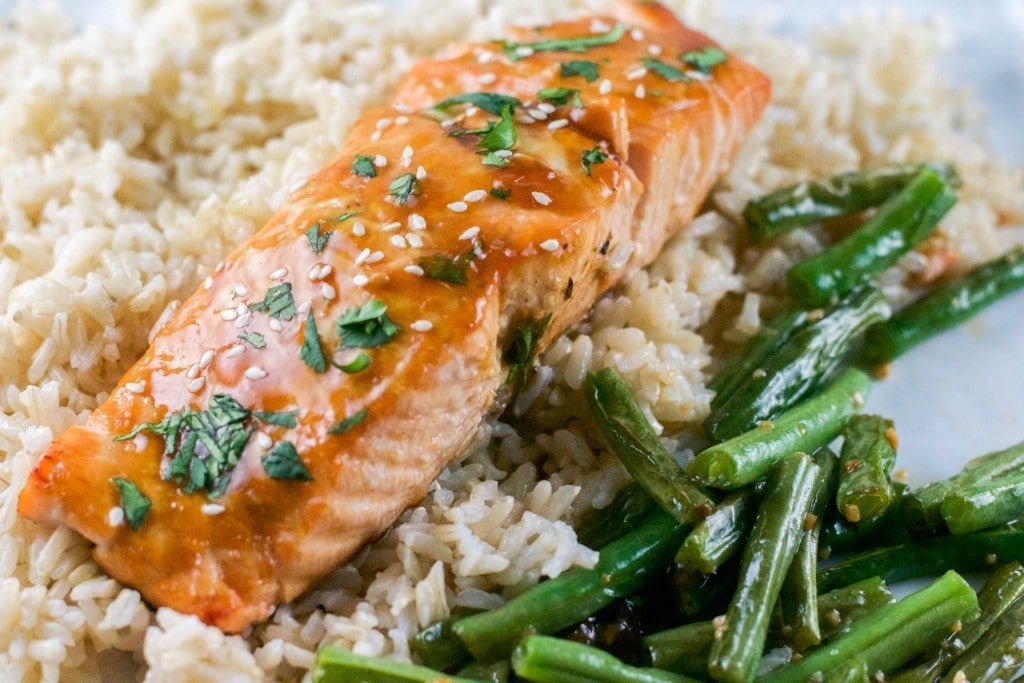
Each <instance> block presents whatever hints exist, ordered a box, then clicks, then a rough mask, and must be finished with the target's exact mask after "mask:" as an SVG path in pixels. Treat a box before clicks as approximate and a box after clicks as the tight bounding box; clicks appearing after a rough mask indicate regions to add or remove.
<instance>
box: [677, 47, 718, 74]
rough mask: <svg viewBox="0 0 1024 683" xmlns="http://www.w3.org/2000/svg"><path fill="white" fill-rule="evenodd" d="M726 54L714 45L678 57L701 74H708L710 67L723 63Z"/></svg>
mask: <svg viewBox="0 0 1024 683" xmlns="http://www.w3.org/2000/svg"><path fill="white" fill-rule="evenodd" d="M725 58H726V54H725V52H723V51H722V50H721V49H719V48H717V47H715V46H714V45H707V46H705V47H702V48H701V49H699V50H691V51H690V52H684V53H683V54H681V55H679V59H680V60H681V61H683V62H685V63H687V64H689V65H690V66H692V67H693V68H694V69H696V70H697V71H700V72H701V73H702V74H705V75H707V74H710V73H711V67H713V66H716V65H718V64H721V63H722V62H724V61H725Z"/></svg>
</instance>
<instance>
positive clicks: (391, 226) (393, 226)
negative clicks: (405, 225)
mask: <svg viewBox="0 0 1024 683" xmlns="http://www.w3.org/2000/svg"><path fill="white" fill-rule="evenodd" d="M400 227H402V223H401V222H400V221H391V222H390V223H385V224H384V225H382V226H380V229H381V230H383V231H384V232H393V231H395V230H398V229H399V228H400Z"/></svg>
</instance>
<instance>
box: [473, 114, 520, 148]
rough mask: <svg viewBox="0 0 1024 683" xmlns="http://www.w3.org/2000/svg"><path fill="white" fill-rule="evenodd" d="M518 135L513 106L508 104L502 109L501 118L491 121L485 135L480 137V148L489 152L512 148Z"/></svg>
mask: <svg viewBox="0 0 1024 683" xmlns="http://www.w3.org/2000/svg"><path fill="white" fill-rule="evenodd" d="M517 139H518V136H517V135H516V122H515V120H514V119H513V118H512V107H510V106H508V105H506V106H505V107H504V108H502V110H501V120H500V121H498V122H497V123H491V124H490V125H489V126H488V127H487V131H486V132H485V133H484V136H483V137H482V138H480V142H479V145H480V148H481V149H485V150H487V151H488V152H497V151H498V150H499V149H512V148H513V147H514V146H515V144H516V141H517Z"/></svg>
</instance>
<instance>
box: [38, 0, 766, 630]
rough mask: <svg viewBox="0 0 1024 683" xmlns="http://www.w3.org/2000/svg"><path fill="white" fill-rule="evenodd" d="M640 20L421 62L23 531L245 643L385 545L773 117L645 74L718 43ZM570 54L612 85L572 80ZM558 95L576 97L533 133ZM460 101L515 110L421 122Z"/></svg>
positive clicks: (90, 430)
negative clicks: (52, 539) (389, 531)
mask: <svg viewBox="0 0 1024 683" xmlns="http://www.w3.org/2000/svg"><path fill="white" fill-rule="evenodd" d="M623 12H624V16H623V17H620V18H618V19H617V18H614V17H607V18H601V19H584V20H580V21H577V22H567V23H564V24H558V25H554V26H551V27H545V28H542V29H538V30H537V31H536V32H534V31H532V30H530V31H525V32H523V31H520V32H519V33H518V34H517V35H515V36H513V37H514V39H516V40H519V41H520V42H523V41H536V40H547V39H548V38H549V37H552V36H558V37H567V38H579V37H584V38H587V37H590V36H593V35H597V34H598V32H595V31H594V30H593V29H594V28H595V26H596V27H598V28H600V27H602V26H605V25H607V26H609V27H616V26H617V25H618V22H619V20H620V19H621V20H623V21H629V22H633V23H632V24H630V25H629V26H626V25H623V29H622V30H621V31H619V32H620V33H622V35H621V36H619V37H618V38H617V39H616V40H615V41H614V42H611V43H609V44H607V45H602V46H597V47H586V48H584V51H583V52H574V51H551V52H547V51H544V50H539V51H533V54H526V53H527V52H529V50H528V49H522V50H520V51H519V52H520V53H521V54H515V55H514V58H513V57H510V56H509V55H508V54H506V52H505V51H504V50H503V49H502V47H501V46H499V45H496V44H484V45H475V46H474V45H471V46H464V47H460V48H454V49H453V50H452V53H451V55H450V56H449V57H448V58H444V59H440V60H429V61H427V62H424V63H422V64H421V65H420V66H418V67H416V68H415V69H414V70H413V71H412V72H411V73H410V74H409V76H408V78H407V79H406V80H405V81H404V83H403V84H402V87H401V88H400V91H399V93H398V95H397V96H396V99H395V102H396V104H395V105H394V106H392V107H384V108H380V109H376V110H373V111H369V112H367V113H365V114H364V115H363V116H362V117H361V118H360V119H359V121H358V122H357V123H356V124H355V126H354V127H353V129H352V131H351V133H350V136H349V138H348V141H347V143H346V144H345V146H344V148H343V149H342V151H341V152H340V154H339V155H338V156H337V158H336V159H335V160H334V161H333V162H332V163H331V164H330V165H328V166H327V167H326V168H324V169H323V170H321V171H320V172H319V173H317V174H316V175H314V176H313V177H311V178H310V179H309V180H308V182H307V183H306V184H305V185H304V187H302V188H301V189H299V190H298V191H296V192H295V193H294V194H293V195H292V196H291V197H290V199H289V200H288V202H287V203H286V206H285V207H284V208H283V209H282V210H281V211H280V212H278V214H277V215H275V216H274V217H273V218H272V219H271V220H270V221H269V223H268V224H267V225H266V226H265V227H264V228H263V229H262V230H261V231H259V232H258V233H257V234H256V235H254V236H253V237H252V238H251V239H249V240H248V241H247V242H246V243H244V244H242V245H240V246H239V247H238V248H237V249H236V251H235V252H234V253H232V254H231V255H230V256H229V257H228V258H227V259H225V261H224V263H223V265H222V266H221V267H219V268H218V269H217V271H216V272H215V273H213V274H212V276H211V277H210V278H208V279H207V281H206V283H205V284H204V285H203V287H201V288H200V290H199V291H197V292H196V293H195V294H194V295H193V296H192V297H191V298H189V299H188V300H187V301H185V302H184V303H183V304H182V305H181V307H180V308H179V309H178V311H177V312H176V313H175V314H174V316H173V317H172V318H171V319H170V321H169V322H168V323H167V324H166V325H165V326H164V327H163V328H162V329H161V330H160V331H159V333H158V334H157V335H156V336H155V337H154V339H153V342H152V345H151V347H150V348H149V350H148V351H147V352H146V353H145V355H144V356H143V357H142V358H141V359H140V360H139V361H138V362H137V363H136V364H135V365H134V366H133V367H132V368H131V369H130V370H129V372H128V373H127V374H126V375H125V377H124V378H123V379H122V380H121V382H120V383H119V384H118V386H117V387H116V388H115V389H114V390H113V392H112V393H111V396H110V398H109V400H108V401H107V402H105V403H104V404H103V405H101V406H100V407H99V408H98V409H97V410H95V411H94V412H93V413H92V414H91V415H90V417H89V418H88V420H87V421H86V423H85V424H84V425H82V426H78V427H74V428H72V429H70V430H68V431H67V432H66V433H65V434H63V435H62V436H60V437H59V438H57V439H56V440H55V441H54V442H53V444H52V445H51V446H50V448H49V450H48V451H47V452H46V453H45V454H44V456H43V458H42V459H41V460H40V462H39V463H38V465H37V467H36V469H35V470H34V472H33V473H32V475H31V477H30V480H29V482H28V484H27V486H26V488H25V489H24V490H23V491H22V493H21V496H20V498H19V511H20V512H21V514H23V515H25V516H27V517H29V518H31V519H34V520H37V521H40V522H45V523H64V524H67V525H69V526H71V527H72V528H74V529H76V530H77V531H79V532H80V533H82V534H83V535H84V536H85V537H87V538H88V539H89V540H90V541H92V542H93V543H95V544H96V547H95V551H94V553H95V557H96V559H97V561H98V562H99V563H100V564H101V565H103V567H104V568H105V569H106V570H107V571H108V572H109V573H110V574H111V575H112V576H114V577H115V578H117V579H119V580H120V581H123V582H124V583H126V584H128V585H130V586H133V587H135V588H137V589H138V590H139V591H140V592H141V593H142V594H143V596H144V597H145V598H146V599H147V600H148V601H150V602H151V603H153V604H156V605H164V606H169V607H172V608H174V609H176V610H178V611H180V612H184V613H190V614H195V615H197V616H199V618H201V619H202V620H203V621H205V622H207V623H209V624H213V625H216V626H218V627H220V628H222V629H224V630H226V631H233V632H237V631H240V630H242V629H244V628H245V627H246V626H248V625H249V624H251V623H253V622H255V621H258V620H262V619H265V618H266V617H267V616H269V615H270V613H271V612H272V611H273V609H274V607H275V606H276V605H277V604H278V603H280V602H281V601H287V600H291V599H292V598H294V597H296V596H297V595H298V594H300V593H301V592H302V591H303V590H305V589H306V588H308V587H309V586H310V585H311V584H312V583H313V582H314V581H316V580H317V579H318V578H319V577H321V576H323V575H324V574H326V573H327V572H329V571H330V570H332V569H333V568H335V567H336V566H337V565H338V564H339V563H341V562H343V561H345V560H346V559H347V558H348V557H350V556H351V555H352V554H353V553H354V552H355V551H356V550H357V549H358V548H359V547H360V546H362V545H363V544H364V543H366V542H367V541H368V540H371V539H372V538H374V537H376V536H377V535H379V534H380V533H382V532H383V531H384V530H385V529H386V528H387V527H388V526H389V525H391V524H392V523H393V522H394V520H395V519H396V518H397V516H398V515H399V514H400V513H401V512H402V510H404V509H405V508H406V507H408V506H409V505H412V504H414V503H416V502H417V501H419V500H421V499H422V498H423V496H424V495H425V492H426V489H427V487H428V486H429V485H430V483H431V482H432V481H433V480H434V479H435V478H436V476H437V475H438V473H439V472H440V470H441V469H442V468H443V467H444V466H445V465H446V464H447V463H448V462H450V461H451V460H452V459H453V458H454V457H456V456H457V455H458V454H459V453H461V452H462V451H463V450H464V449H465V448H466V446H467V445H468V443H469V442H470V441H471V439H472V437H473V436H474V434H475V433H476V431H477V429H478V427H479V425H480V424H481V422H482V421H483V420H484V419H485V417H486V416H487V414H488V411H489V410H492V409H493V407H494V406H495V405H496V404H497V405H500V403H501V401H502V400H503V399H505V398H507V395H508V394H509V393H510V392H511V391H512V390H514V388H515V384H516V382H517V381H518V379H519V378H520V377H521V373H520V372H519V369H520V368H521V367H522V366H523V364H525V363H528V362H529V358H530V355H531V354H532V353H535V352H536V351H538V350H540V349H541V348H543V346H544V345H545V344H546V343H547V342H548V341H549V340H551V339H553V338H554V337H556V336H557V335H559V334H561V333H562V332H563V331H564V330H565V329H566V328H567V327H568V326H569V325H571V324H573V323H574V322H576V321H577V320H579V319H580V318H581V317H582V316H583V315H584V314H585V312H586V310H587V309H588V308H589V307H590V306H591V305H592V304H593V302H594V300H595V299H596V297H597V296H599V295H600V294H601V293H602V292H604V291H605V290H607V289H608V288H609V287H610V286H612V285H614V284H615V283H616V282H618V281H619V280H621V278H622V277H624V276H625V275H626V274H628V273H629V272H631V271H632V270H634V269H635V268H637V267H640V266H642V265H644V264H646V263H647V262H649V261H650V260H651V259H652V258H653V256H654V255H655V253H656V251H657V249H658V248H659V247H660V245H661V243H662V242H663V241H664V239H666V238H667V236H668V235H669V234H670V233H671V232H672V231H673V230H675V229H677V228H679V227H680V226H681V225H682V224H683V223H684V222H685V221H686V220H688V219H689V218H691V217H692V215H693V214H694V212H695V211H696V209H697V207H698V206H699V204H700V203H701V202H702V201H703V199H704V196H705V194H706V193H707V191H708V189H709V188H710V185H711V183H712V182H713V181H714V179H715V177H716V176H717V175H718V173H719V172H720V171H721V170H722V168H723V167H724V165H725V164H726V163H727V162H728V159H729V158H730V157H731V155H732V154H733V153H734V151H735V148H736V147H737V145H738V144H739V141H740V140H741V139H742V137H743V135H744V133H745V132H746V131H747V130H748V128H749V127H750V126H751V125H752V124H753V122H754V121H755V119H756V118H757V115H758V114H759V112H760V110H761V109H762V108H763V107H764V105H765V103H766V100H767V97H768V84H767V81H766V80H765V78H764V77H763V76H762V75H761V74H760V73H759V72H757V71H756V70H755V69H753V68H752V67H750V66H748V65H746V64H745V63H743V62H742V61H741V60H739V59H738V58H736V57H734V56H732V55H728V56H725V57H724V61H721V62H720V63H717V64H716V65H714V66H712V67H710V68H709V69H708V71H709V73H708V74H707V75H705V74H694V77H693V78H688V80H687V81H686V82H669V81H665V82H661V81H659V80H658V79H659V78H661V77H659V76H657V75H656V74H653V73H652V72H650V71H648V73H647V74H646V75H643V76H641V77H639V78H634V76H635V74H633V73H632V72H631V70H633V69H636V67H637V66H638V64H640V65H641V66H642V63H640V62H638V60H639V59H640V58H641V57H642V56H649V55H650V54H651V51H652V48H650V45H652V44H658V45H659V46H660V49H661V51H662V54H663V55H664V59H665V61H666V62H667V61H674V63H676V64H677V66H679V68H680V69H684V68H687V67H686V65H685V63H683V62H680V61H679V60H678V59H677V58H676V57H674V56H673V55H678V54H681V53H685V52H689V51H692V50H694V49H700V48H702V47H707V46H710V45H712V44H711V42H710V41H709V40H708V39H707V38H705V37H703V36H701V35H700V34H697V33H693V32H691V31H689V30H688V29H685V28H683V27H682V26H681V25H679V24H678V22H677V21H676V20H675V18H674V17H672V15H671V14H668V13H667V12H664V11H663V10H662V9H661V8H659V7H657V6H656V5H649V4H646V3H642V4H637V5H635V6H634V5H627V6H625V8H624V10H623ZM652 22H653V23H652ZM634 29H636V30H634ZM637 31H640V32H643V33H644V35H645V37H643V38H637V37H636V36H637V35H639V34H638V33H637ZM603 34H607V30H605V31H604V32H603ZM652 41H656V43H655V42H652ZM573 49H575V48H573ZM483 54H487V55H490V56H489V57H486V58H485V57H482V56H481V55H483ZM569 60H595V61H598V62H599V63H600V70H601V77H600V78H599V79H596V80H594V81H593V82H589V83H588V82H587V81H586V80H585V79H584V78H582V77H563V76H561V74H560V66H559V63H560V62H564V61H569ZM488 73H491V74H494V75H493V77H492V76H488V75H487V74H488ZM605 80H607V81H608V82H609V83H610V84H611V85H610V86H602V85H601V84H602V83H603V82H604V81H605ZM641 84H643V85H645V87H646V89H647V92H646V93H643V92H641V93H640V94H641V95H643V97H640V96H638V95H637V93H636V92H635V90H636V88H637V86H638V85H641ZM558 87H567V88H573V89H578V90H579V93H578V96H579V101H575V100H574V98H573V97H572V96H570V97H569V98H568V99H567V100H566V101H565V102H564V103H561V102H559V101H558V98H556V100H555V101H550V100H549V101H546V102H545V103H546V105H547V106H545V107H543V109H549V110H551V111H549V112H546V113H547V114H548V116H547V118H546V119H544V120H539V119H540V117H539V116H537V117H533V116H530V114H529V110H530V109H536V108H537V107H536V105H538V104H540V103H541V102H544V100H541V102H538V91H540V90H543V89H546V88H558ZM609 88H610V90H609ZM655 90H659V91H660V93H658V94H655V93H653V92H652V91H655ZM603 91H607V92H603ZM463 92H487V93H503V94H504V95H507V96H512V97H515V98H516V100H518V101H517V102H516V103H515V104H514V105H507V106H506V107H497V106H495V105H494V103H495V102H498V103H500V102H507V100H500V99H497V98H492V99H490V100H488V101H487V102H485V103H484V104H483V105H480V104H479V103H478V104H474V103H457V104H454V105H452V106H451V107H448V108H446V111H445V112H444V113H443V114H440V113H438V112H436V111H432V110H431V108H432V107H433V106H434V105H435V104H437V103H438V102H439V101H440V100H443V99H445V98H447V97H450V96H451V95H455V94H459V93H463ZM548 94H550V93H548ZM576 105H582V107H581V106H576ZM540 111H541V110H538V112H540ZM561 121H564V123H560V122H561ZM556 122H557V123H556ZM584 160H587V162H586V163H584Z"/></svg>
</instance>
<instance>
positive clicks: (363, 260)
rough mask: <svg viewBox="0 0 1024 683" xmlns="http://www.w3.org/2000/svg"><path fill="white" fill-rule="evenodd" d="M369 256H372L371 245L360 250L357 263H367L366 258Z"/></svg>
mask: <svg viewBox="0 0 1024 683" xmlns="http://www.w3.org/2000/svg"><path fill="white" fill-rule="evenodd" d="M368 258H370V248H369V247H367V248H366V249H363V250H362V251H361V252H359V256H356V265H357V266H360V265H362V264H364V263H366V259H368Z"/></svg>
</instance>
